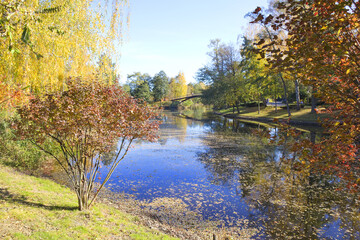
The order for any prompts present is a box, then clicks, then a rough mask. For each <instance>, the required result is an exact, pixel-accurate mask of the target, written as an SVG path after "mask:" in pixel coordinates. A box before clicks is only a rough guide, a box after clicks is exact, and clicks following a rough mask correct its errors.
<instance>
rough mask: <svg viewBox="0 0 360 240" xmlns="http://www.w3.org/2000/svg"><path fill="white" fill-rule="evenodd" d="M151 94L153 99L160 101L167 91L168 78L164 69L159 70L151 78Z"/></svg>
mask: <svg viewBox="0 0 360 240" xmlns="http://www.w3.org/2000/svg"><path fill="white" fill-rule="evenodd" d="M152 85H153V89H152V94H153V96H154V101H155V102H158V101H161V100H162V99H163V98H164V97H165V96H166V95H167V93H168V91H169V78H168V77H167V76H166V73H165V72H164V71H160V72H159V73H157V74H156V75H155V76H154V77H153V78H152Z"/></svg>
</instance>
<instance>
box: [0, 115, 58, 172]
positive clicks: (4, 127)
mask: <svg viewBox="0 0 360 240" xmlns="http://www.w3.org/2000/svg"><path fill="white" fill-rule="evenodd" d="M0 143H1V144H0V161H1V162H3V163H4V164H6V165H9V166H12V167H15V168H18V169H20V170H22V171H26V172H30V173H35V172H36V171H37V170H39V168H40V167H41V166H42V164H43V163H44V162H45V161H46V155H45V154H44V153H43V152H42V151H40V150H39V149H38V148H37V147H35V146H34V145H33V144H31V143H30V142H29V141H22V140H16V139H15V135H14V132H13V130H12V129H11V128H10V123H9V120H8V119H7V120H6V119H4V118H1V122H0ZM48 144H51V143H48Z"/></svg>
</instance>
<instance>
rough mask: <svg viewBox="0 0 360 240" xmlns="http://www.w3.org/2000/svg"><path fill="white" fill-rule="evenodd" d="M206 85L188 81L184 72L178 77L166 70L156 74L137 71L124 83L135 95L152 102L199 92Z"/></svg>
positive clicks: (126, 88) (125, 87)
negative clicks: (170, 74)
mask: <svg viewBox="0 0 360 240" xmlns="http://www.w3.org/2000/svg"><path fill="white" fill-rule="evenodd" d="M205 87H206V86H205V84H204V83H187V82H186V79H185V76H184V73H183V72H180V73H179V74H178V75H177V76H176V77H168V76H167V75H166V73H165V72H164V71H160V72H159V73H157V74H155V75H154V76H150V75H149V74H147V73H141V72H135V73H133V74H130V75H128V77H127V83H126V84H124V85H123V88H124V90H125V91H127V92H129V93H130V94H131V95H132V96H133V97H135V98H137V99H141V100H144V101H146V102H150V103H153V102H161V101H166V100H172V99H174V98H178V97H185V96H190V95H193V94H199V93H201V92H202V91H203V90H204V89H205ZM195 101H196V100H195ZM191 102H192V101H190V102H188V103H186V104H190V103H191Z"/></svg>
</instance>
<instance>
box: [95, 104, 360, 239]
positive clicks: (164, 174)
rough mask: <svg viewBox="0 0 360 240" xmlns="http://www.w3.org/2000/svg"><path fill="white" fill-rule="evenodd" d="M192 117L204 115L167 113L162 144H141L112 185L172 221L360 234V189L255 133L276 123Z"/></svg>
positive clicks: (316, 234)
mask: <svg viewBox="0 0 360 240" xmlns="http://www.w3.org/2000/svg"><path fill="white" fill-rule="evenodd" d="M186 116H190V117H191V118H194V119H197V120H194V119H191V118H189V117H188V118H186V117H184V115H181V114H179V113H178V112H170V111H165V112H164V113H163V123H162V124H161V126H160V138H159V140H158V142H155V143H149V142H143V141H137V142H135V143H134V144H133V147H132V148H131V149H130V151H129V153H128V155H127V156H126V157H125V159H124V160H123V161H122V162H121V163H120V164H119V166H118V167H117V169H116V171H115V172H114V174H113V175H112V177H111V178H110V180H109V182H108V185H107V187H108V188H110V189H111V190H112V191H114V192H123V193H126V194H130V195H132V196H133V197H134V198H135V199H137V200H141V201H143V202H145V203H147V206H151V208H152V209H153V210H156V211H158V212H161V213H164V214H165V213H166V214H167V217H166V219H167V221H168V223H169V224H171V223H172V221H175V220H174V219H173V220H172V219H171V218H176V219H177V221H183V222H187V223H188V224H196V223H197V222H213V223H214V224H215V225H217V226H225V227H228V226H240V227H241V226H243V225H244V223H246V225H247V227H248V228H249V229H252V230H255V231H253V232H254V233H253V238H263V239H285V238H286V239H360V235H359V229H360V228H359V227H360V224H359V197H358V195H356V194H351V193H348V192H347V191H345V190H341V189H342V188H341V186H342V185H341V184H342V183H341V182H339V181H338V180H337V179H336V178H334V177H331V176H320V175H316V174H310V175H309V171H301V170H297V169H296V165H294V164H296V163H294V162H291V161H289V160H286V159H287V158H288V157H289V156H290V157H291V156H292V155H291V154H292V153H291V152H289V151H288V150H287V148H286V147H284V146H277V145H274V144H270V143H269V141H268V140H267V139H266V138H263V137H259V136H258V135H256V134H254V133H253V130H254V129H262V130H267V131H269V132H270V133H271V134H275V132H276V131H277V130H276V129H275V128H274V127H272V126H269V125H260V124H254V123H245V122H241V121H237V120H232V119H226V118H222V117H219V116H208V115H206V114H205V112H204V111H195V112H187V113H186ZM316 134H317V136H316V138H319V137H320V135H321V134H318V133H316V131H314V130H311V134H307V133H304V137H310V135H311V137H313V138H314V136H315V135H316ZM307 135H308V136H307ZM285 157H287V158H285ZM105 172H106V168H104V169H103V170H102V173H105ZM179 219H180V220H179Z"/></svg>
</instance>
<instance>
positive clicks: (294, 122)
mask: <svg viewBox="0 0 360 240" xmlns="http://www.w3.org/2000/svg"><path fill="white" fill-rule="evenodd" d="M212 113H213V114H215V115H219V116H223V117H225V118H231V119H239V120H248V121H256V122H263V123H275V122H274V119H276V118H265V117H248V116H239V115H238V114H232V113H227V114H223V113H219V112H212ZM277 119H278V120H285V121H286V119H284V118H277ZM288 123H289V124H290V125H295V126H310V127H321V124H320V123H318V122H313V121H299V120H291V118H290V121H288Z"/></svg>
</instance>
